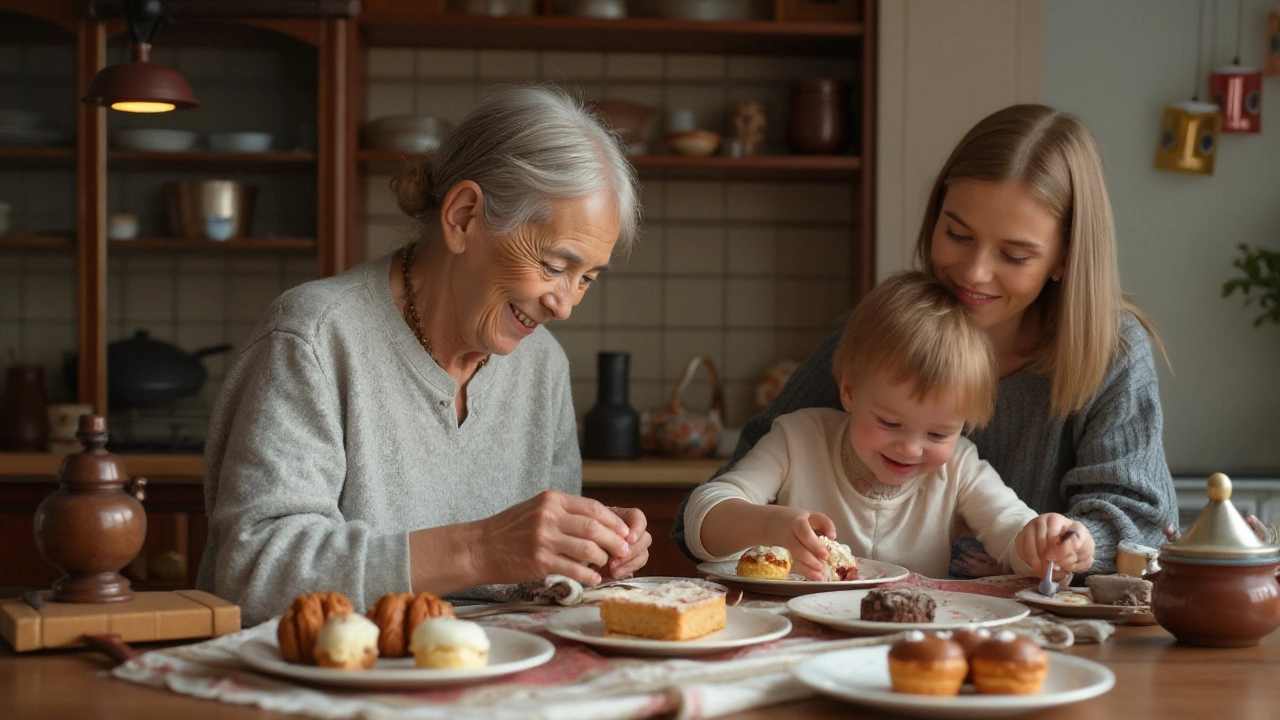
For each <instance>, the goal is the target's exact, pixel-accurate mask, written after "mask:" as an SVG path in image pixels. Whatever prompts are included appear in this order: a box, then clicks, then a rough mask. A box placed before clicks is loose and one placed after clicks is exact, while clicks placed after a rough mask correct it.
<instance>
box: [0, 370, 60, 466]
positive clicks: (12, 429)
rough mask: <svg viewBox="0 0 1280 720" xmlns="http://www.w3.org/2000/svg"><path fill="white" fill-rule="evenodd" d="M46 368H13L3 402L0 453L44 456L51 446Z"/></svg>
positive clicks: (1, 406) (0, 425) (10, 371)
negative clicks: (11, 451) (27, 453)
mask: <svg viewBox="0 0 1280 720" xmlns="http://www.w3.org/2000/svg"><path fill="white" fill-rule="evenodd" d="M48 408H49V398H48V396H47V395H46V394H45V390H44V368H42V367H39V366H33V365H13V366H11V367H10V368H9V380H8V383H7V384H6V385H5V390H4V398H3V400H0V450H13V451H19V452H44V450H45V447H46V445H48V443H49V409H48Z"/></svg>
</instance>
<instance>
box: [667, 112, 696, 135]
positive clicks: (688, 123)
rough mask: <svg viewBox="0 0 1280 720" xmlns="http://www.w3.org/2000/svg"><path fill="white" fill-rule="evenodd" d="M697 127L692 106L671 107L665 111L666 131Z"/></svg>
mask: <svg viewBox="0 0 1280 720" xmlns="http://www.w3.org/2000/svg"><path fill="white" fill-rule="evenodd" d="M697 127H698V125H697V119H696V118H695V117H694V114H693V108H672V109H671V110H668V111H667V132H669V133H673V132H688V131H690V130H696V129H697Z"/></svg>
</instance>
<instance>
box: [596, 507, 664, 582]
mask: <svg viewBox="0 0 1280 720" xmlns="http://www.w3.org/2000/svg"><path fill="white" fill-rule="evenodd" d="M609 510H610V511H612V512H614V513H616V514H617V515H618V517H620V518H622V520H623V522H625V523H626V524H627V527H628V528H630V532H629V533H627V546H628V553H627V555H626V556H624V557H611V558H610V559H609V565H608V566H607V567H604V568H601V570H602V571H603V572H604V573H607V575H608V576H610V577H612V578H613V579H615V580H625V579H627V578H629V577H631V576H632V575H635V574H636V572H637V571H639V570H640V568H642V567H644V565H645V563H647V562H649V546H650V545H652V544H653V537H652V536H651V535H649V531H648V530H647V529H646V528H647V527H648V526H649V520H648V519H647V518H645V516H644V513H643V512H641V511H640V508H618V507H611V508H609Z"/></svg>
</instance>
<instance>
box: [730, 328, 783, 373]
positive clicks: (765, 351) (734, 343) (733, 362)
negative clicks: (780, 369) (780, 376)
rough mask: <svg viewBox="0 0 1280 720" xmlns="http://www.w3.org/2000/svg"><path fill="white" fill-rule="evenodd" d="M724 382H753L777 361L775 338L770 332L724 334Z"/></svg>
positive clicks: (743, 331) (735, 331)
mask: <svg viewBox="0 0 1280 720" xmlns="http://www.w3.org/2000/svg"><path fill="white" fill-rule="evenodd" d="M725 346H726V356H725V366H724V377H725V379H726V380H750V381H751V382H755V381H756V380H758V379H759V378H760V376H761V375H763V374H764V372H765V370H767V369H769V366H770V365H772V364H773V362H774V361H775V360H777V359H778V342H777V337H776V336H775V335H774V333H773V331H772V330H730V331H729V332H728V333H726V334H725Z"/></svg>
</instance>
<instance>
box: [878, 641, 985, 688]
mask: <svg viewBox="0 0 1280 720" xmlns="http://www.w3.org/2000/svg"><path fill="white" fill-rule="evenodd" d="M968 671H969V663H968V662H967V661H966V660H965V653H964V648H963V647H962V646H961V645H960V643H958V642H956V641H955V640H953V639H952V638H951V635H950V633H938V634H936V635H925V634H924V633H922V632H920V631H919V630H912V631H911V632H909V633H907V634H906V636H905V637H904V638H903V639H901V640H899V641H898V642H896V643H894V645H893V647H892V648H890V649H889V680H890V682H891V683H892V685H893V691H894V692H901V693H911V694H913V695H955V694H957V693H959V692H960V686H961V685H962V684H963V683H964V677H965V674H966V673H967V672H968Z"/></svg>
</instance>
